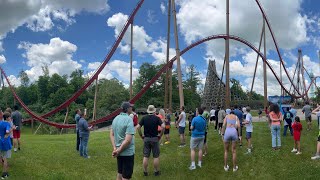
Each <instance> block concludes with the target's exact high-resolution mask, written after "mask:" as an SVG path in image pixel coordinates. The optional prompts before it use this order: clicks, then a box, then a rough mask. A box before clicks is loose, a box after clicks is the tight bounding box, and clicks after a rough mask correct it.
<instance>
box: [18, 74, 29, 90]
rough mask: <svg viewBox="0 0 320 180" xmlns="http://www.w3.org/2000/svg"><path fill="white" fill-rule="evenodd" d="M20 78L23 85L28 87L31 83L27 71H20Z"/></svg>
mask: <svg viewBox="0 0 320 180" xmlns="http://www.w3.org/2000/svg"><path fill="white" fill-rule="evenodd" d="M19 78H20V81H21V85H22V86H24V87H27V86H28V85H29V83H30V79H29V77H28V74H27V73H26V72H25V71H23V70H22V71H20V73H19Z"/></svg>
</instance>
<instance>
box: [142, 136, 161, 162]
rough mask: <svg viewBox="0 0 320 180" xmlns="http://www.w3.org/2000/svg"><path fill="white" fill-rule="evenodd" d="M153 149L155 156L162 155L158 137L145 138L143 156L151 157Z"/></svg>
mask: <svg viewBox="0 0 320 180" xmlns="http://www.w3.org/2000/svg"><path fill="white" fill-rule="evenodd" d="M151 151H152V155H153V158H158V157H159V156H160V147H159V140H158V137H155V138H144V146H143V157H146V158H149V157H150V154H151Z"/></svg>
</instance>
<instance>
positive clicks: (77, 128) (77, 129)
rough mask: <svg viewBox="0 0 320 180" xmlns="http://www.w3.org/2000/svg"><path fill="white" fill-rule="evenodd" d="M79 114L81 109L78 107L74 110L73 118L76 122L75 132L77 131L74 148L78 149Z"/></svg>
mask: <svg viewBox="0 0 320 180" xmlns="http://www.w3.org/2000/svg"><path fill="white" fill-rule="evenodd" d="M80 114H81V111H80V109H77V110H76V115H75V116H74V120H75V122H76V132H77V142H76V150H77V151H79V147H80V136H79V127H78V126H79V120H80V118H81V117H80Z"/></svg>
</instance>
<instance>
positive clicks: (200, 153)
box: [198, 148, 202, 167]
mask: <svg viewBox="0 0 320 180" xmlns="http://www.w3.org/2000/svg"><path fill="white" fill-rule="evenodd" d="M198 166H200V167H201V166H202V149H201V148H200V149H199V152H198Z"/></svg>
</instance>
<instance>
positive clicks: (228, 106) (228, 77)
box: [225, 0, 230, 108]
mask: <svg viewBox="0 0 320 180" xmlns="http://www.w3.org/2000/svg"><path fill="white" fill-rule="evenodd" d="M226 18H227V20H226V22H227V24H226V25H227V28H226V29H227V38H226V48H225V50H226V56H225V58H226V108H230V82H229V81H230V76H229V75H230V74H229V73H230V68H229V65H230V63H229V0H227V13H226Z"/></svg>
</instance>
